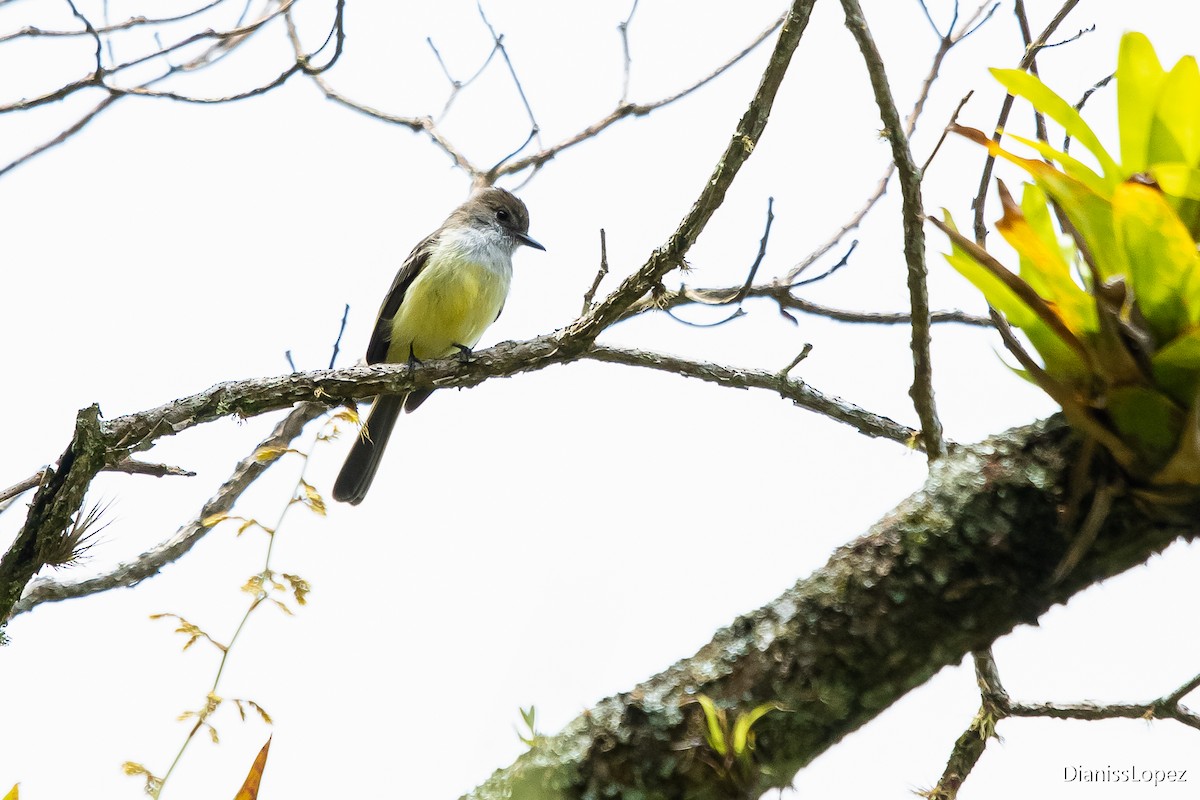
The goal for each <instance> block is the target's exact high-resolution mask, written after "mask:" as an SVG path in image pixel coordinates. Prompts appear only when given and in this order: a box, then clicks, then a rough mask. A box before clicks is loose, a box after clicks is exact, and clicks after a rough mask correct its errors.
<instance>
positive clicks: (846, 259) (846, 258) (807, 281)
mask: <svg viewBox="0 0 1200 800" xmlns="http://www.w3.org/2000/svg"><path fill="white" fill-rule="evenodd" d="M857 247H858V239H855V240H854V241H853V242H851V243H850V246H849V247H848V248H846V254H845V255H843V256H842V257H841V258H839V259H838V260H837V263H835V264H834V265H833V266H832V267H830V268H829V269H827V270H825V271H824V272H822V273H820V274H818V275H814V276H812V277H811V278H803V279H801V280H798V281H794V282H792V283H789V284H788V285H787V288H788V289H789V290H791V289H798V288H799V287H801V286H810V285H812V284H814V283H817V282H819V281H823V280H825V279H826V278H828V277H829V276H830V275H832V274H833V273H835V272H837V271H838V270H839V269H841V268H842V267H844V266H846V265H847V264H849V263H850V256H852V255H854V251H855V249H856V248H857Z"/></svg>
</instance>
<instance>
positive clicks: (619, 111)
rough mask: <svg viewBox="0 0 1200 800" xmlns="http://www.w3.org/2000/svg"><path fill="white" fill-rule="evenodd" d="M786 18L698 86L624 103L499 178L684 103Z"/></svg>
mask: <svg viewBox="0 0 1200 800" xmlns="http://www.w3.org/2000/svg"><path fill="white" fill-rule="evenodd" d="M786 18H787V15H786V14H785V15H784V16H782V17H780V18H779V19H777V20H775V22H773V23H771V25H770V26H769V27H768V28H767V29H766V30H764V31H763V32H762V33H760V34H759V35H758V36H757V37H756V38H755V39H754V41H752V42H751V43H750V44H749V45H747V46H746V47H744V48H743V49H742V51H741V52H740V53H738V54H737V55H735V56H734V57H733V58H731V59H729V60H728V61H726V62H725V63H724V64H722V65H721V66H719V67H717V68H716V69H715V70H713V71H712V72H710V73H709V74H708V75H706V76H704V77H703V78H701V79H700V80H698V81H696V82H695V83H693V84H692V85H690V86H688V87H687V88H686V89H683V90H681V91H678V92H676V93H675V94H673V95H670V96H668V97H664V98H662V99H661V100H655V101H654V102H651V103H644V104H638V103H623V104H620V105H618V106H617V107H616V108H615V109H613V110H612V111H611V112H609V113H608V115H607V116H605V117H603V118H602V119H600V120H597V121H596V122H594V123H592V124H591V125H589V126H588V127H586V128H584V129H583V130H582V131H580V132H579V133H576V134H575V135H574V136H570V137H568V138H567V139H564V140H563V141H561V142H559V143H558V144H554V145H551V146H550V147H547V148H545V149H544V150H541V151H540V152H537V153H534V154H533V155H529V156H526V157H525V158H522V159H520V160H518V161H513V162H511V163H509V164H506V165H505V166H504V167H502V168H501V169H500V171H499V172H498V173H497V174H496V177H501V176H503V175H511V174H514V173H517V172H522V171H524V170H527V169H529V168H530V167H535V168H536V167H540V166H541V165H543V164H545V163H546V162H547V161H550V160H551V159H553V158H554V157H555V156H557V155H558V154H559V153H561V152H563V151H564V150H568V149H570V148H572V147H574V146H575V145H577V144H579V143H581V142H586V141H588V140H589V139H592V138H594V137H595V136H597V135H598V134H599V133H601V132H602V131H604V130H605V129H606V128H608V127H609V126H610V125H612V124H614V123H616V122H620V121H621V120H623V119H625V118H626V117H641V116H645V115H646V114H649V113H650V112H652V111H655V110H657V109H660V108H662V107H663V106H668V105H670V104H671V103H674V102H675V101H677V100H682V99H683V98H685V97H687V96H688V95H689V94H691V93H692V92H694V91H696V90H697V89H700V88H701V87H703V86H705V85H707V84H709V83H711V82H712V81H714V80H716V79H717V78H719V77H720V76H721V75H723V74H724V73H725V72H727V71H728V70H729V69H730V68H731V67H733V66H734V65H735V64H737V63H738V62H739V61H741V60H742V59H743V58H745V57H746V56H748V55H750V54H751V53H752V52H754V51H755V50H756V49H757V48H758V46H759V45H760V44H762V43H763V42H765V41H766V40H767V38H768V37H770V35H771V34H772V33H774V32H775V31H776V30H778V29H779V26H780V25H782V24H783V21H784V19H786Z"/></svg>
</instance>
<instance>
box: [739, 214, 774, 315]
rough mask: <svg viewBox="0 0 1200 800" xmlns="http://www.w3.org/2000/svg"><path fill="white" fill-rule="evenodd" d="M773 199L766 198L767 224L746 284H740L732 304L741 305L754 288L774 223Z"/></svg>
mask: <svg viewBox="0 0 1200 800" xmlns="http://www.w3.org/2000/svg"><path fill="white" fill-rule="evenodd" d="M774 207H775V198H774V197H768V198H767V224H766V227H764V228H763V235H762V239H760V240H759V242H758V255H757V256H756V257H755V259H754V263H753V264H751V265H750V274H749V275H747V276H746V282H745V283H744V284H742V288H741V289H739V290H738V293H737V295H736V296H735V297H734V298H733V302H734V303H739V304H740V303H741V302H742V301H743V300H745V299H746V295H747V294H749V293H750V290H751V289H752V288H753V287H754V276H755V275H757V274H758V268H759V266H760V265H761V264H762V261H763V259H764V258H766V255H767V242H768V241H770V239H771V223H772V222H774V221H775V212H774V210H773V209H774Z"/></svg>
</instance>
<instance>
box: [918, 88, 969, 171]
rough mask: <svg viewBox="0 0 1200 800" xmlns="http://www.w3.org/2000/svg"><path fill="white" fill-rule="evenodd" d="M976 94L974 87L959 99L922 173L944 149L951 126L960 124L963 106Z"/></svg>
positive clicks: (923, 166)
mask: <svg viewBox="0 0 1200 800" xmlns="http://www.w3.org/2000/svg"><path fill="white" fill-rule="evenodd" d="M974 94H975V90H974V89H972V90H971V91H969V92H967V93H966V94H965V95H963V99H962V100H959V101H958V105H957V106H955V107H954V113H953V114H951V115H950V121H949V122H947V123H946V127H944V128H942V135H941V136H939V137H938V140H937V144H935V145H934V146H933V150H931V151H930V152H929V158H927V159H925V163H924V164H922V165H921V174H922V175H924V174H925V173H926V172H928V171H929V165H930V164H932V163H933V158H934V156H936V155H937V154H938V151H939V150H941V149H942V144H943V143H945V141H946V137H947V136H948V135H949V134H950V128H951V127H953V126H954V125H957V124H958V115H959V112H961V111H962V110H963V106H965V105H966V104H967V101H968V100H970V99H971V96H972V95H974Z"/></svg>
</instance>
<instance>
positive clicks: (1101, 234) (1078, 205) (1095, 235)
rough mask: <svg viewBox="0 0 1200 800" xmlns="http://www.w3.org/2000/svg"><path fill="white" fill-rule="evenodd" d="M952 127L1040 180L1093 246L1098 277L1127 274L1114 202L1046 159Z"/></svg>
mask: <svg viewBox="0 0 1200 800" xmlns="http://www.w3.org/2000/svg"><path fill="white" fill-rule="evenodd" d="M950 130H952V131H954V132H955V133H958V134H960V135H962V136H965V137H967V138H968V139H970V140H972V141H974V142H976V143H978V144H980V145H982V146H983V147H986V148H987V150H988V152H989V153H990V154H992V155H993V156H996V157H997V158H1003V159H1004V160H1006V161H1010V162H1012V163H1013V164H1016V165H1017V166H1019V167H1021V168H1022V169H1024V170H1025V171H1026V172H1028V173H1029V174H1030V175H1032V176H1033V179H1034V180H1035V181H1037V184H1038V186H1040V187H1041V188H1042V189H1043V190H1045V192H1046V193H1047V194H1049V195H1050V196H1051V197H1052V198H1054V201H1055V202H1056V203H1058V205H1059V207H1060V208H1062V210H1063V213H1065V214H1066V215H1067V219H1069V220H1070V222H1071V224H1072V225H1073V226H1074V227H1075V229H1076V231H1077V232H1078V233H1079V235H1080V236H1081V237H1082V238H1083V240H1084V241H1086V242H1087V243H1088V245H1089V246H1090V251H1089V252H1088V253H1087V256H1088V257H1089V258H1090V261H1089V266H1091V267H1093V268H1094V271H1095V272H1096V278H1097V279H1099V280H1100V281H1105V280H1108V279H1109V278H1110V277H1112V276H1114V275H1124V274H1125V272H1126V268H1125V257H1124V252H1123V251H1121V249H1120V248H1118V247H1117V240H1116V236H1115V235H1114V233H1113V229H1112V204H1111V203H1110V202H1109V201H1108V199H1107V198H1105V197H1102V196H1101V195H1098V194H1096V193H1095V192H1093V191H1092V190H1091V189H1089V188H1088V187H1087V186H1085V185H1084V184H1083V183H1081V182H1080V181H1078V180H1076V179H1075V178H1072V177H1071V176H1070V175H1067V174H1065V173H1063V172H1060V171H1059V170H1057V169H1055V168H1054V167H1053V166H1051V165H1050V164H1047V163H1046V162H1044V161H1038V160H1036V159H1032V158H1022V157H1021V156H1018V155H1015V154H1013V153H1010V152H1008V151H1007V150H1005V149H1004V148H1002V147H1001V146H1000V145H998V144H996V143H995V142H993V141H992V140H991V139H990V138H988V136H987V135H986V134H984V133H983V131H980V130H977V129H975V128H967V127H963V126H962V125H951V126H950Z"/></svg>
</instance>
